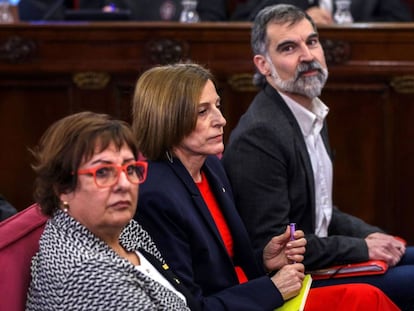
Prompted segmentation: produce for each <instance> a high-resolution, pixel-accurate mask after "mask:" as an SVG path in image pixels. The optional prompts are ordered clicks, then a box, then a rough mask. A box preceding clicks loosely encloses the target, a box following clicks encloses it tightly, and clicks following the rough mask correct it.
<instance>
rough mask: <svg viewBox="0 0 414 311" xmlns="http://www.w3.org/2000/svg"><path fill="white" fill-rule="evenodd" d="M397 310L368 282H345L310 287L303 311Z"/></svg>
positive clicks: (386, 297)
mask: <svg viewBox="0 0 414 311" xmlns="http://www.w3.org/2000/svg"><path fill="white" fill-rule="evenodd" d="M322 310H334V311H356V310H361V311H397V310H400V309H399V308H398V307H397V306H396V305H395V304H394V303H393V302H392V301H391V300H390V299H389V298H388V296H386V295H385V294H384V293H383V292H382V291H381V290H380V289H378V288H377V287H374V286H372V285H368V284H346V285H334V286H326V287H318V288H312V289H311V290H310V291H309V295H308V299H307V300H306V305H305V311H322Z"/></svg>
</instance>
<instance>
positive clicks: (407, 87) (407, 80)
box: [391, 75, 414, 94]
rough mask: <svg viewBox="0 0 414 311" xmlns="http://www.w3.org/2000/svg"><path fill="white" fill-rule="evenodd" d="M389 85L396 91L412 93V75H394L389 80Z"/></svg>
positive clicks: (413, 87) (413, 88) (413, 84)
mask: <svg viewBox="0 0 414 311" xmlns="http://www.w3.org/2000/svg"><path fill="white" fill-rule="evenodd" d="M391 86H392V88H393V89H394V91H395V92H397V93H402V94H413V93H414V75H406V76H399V77H394V78H393V79H392V80H391Z"/></svg>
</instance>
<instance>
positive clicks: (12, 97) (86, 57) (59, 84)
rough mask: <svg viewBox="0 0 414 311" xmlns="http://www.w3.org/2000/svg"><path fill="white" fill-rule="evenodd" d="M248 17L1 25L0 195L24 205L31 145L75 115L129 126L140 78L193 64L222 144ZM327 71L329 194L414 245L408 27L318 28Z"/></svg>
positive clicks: (248, 65) (412, 54)
mask: <svg viewBox="0 0 414 311" xmlns="http://www.w3.org/2000/svg"><path fill="white" fill-rule="evenodd" d="M250 27H251V25H250V24H249V23H200V24H197V25H182V24H178V23H133V22H132V23H112V24H108V23H93V24H88V23H81V24H34V25H29V24H24V23H22V24H15V25H0V141H1V151H0V176H1V178H0V193H2V194H3V195H5V196H6V198H7V199H8V200H9V201H10V202H11V203H12V204H13V205H14V206H16V207H17V208H18V209H23V208H25V207H26V206H28V205H29V204H30V203H31V202H32V197H31V192H32V182H33V178H34V176H33V173H32V171H31V168H30V162H31V160H32V159H31V156H30V154H29V153H28V151H27V148H29V147H33V146H34V145H35V143H36V142H37V140H38V139H39V137H40V135H41V134H42V133H43V131H44V130H45V129H46V128H47V127H48V126H49V125H50V124H51V123H52V122H53V121H55V120H57V119H59V118H61V117H63V116H65V115H67V114H69V113H72V112H75V111H80V110H94V111H100V112H107V113H110V114H112V115H114V116H116V117H119V118H122V119H124V120H127V121H130V101H131V95H132V91H133V87H134V84H135V81H136V79H137V78H138V76H139V74H140V73H141V72H142V71H143V70H145V69H147V68H149V67H151V66H153V65H154V64H158V63H168V62H174V61H178V60H193V61H196V62H199V63H201V64H203V65H206V66H207V67H208V68H210V69H211V70H212V72H213V73H214V74H215V76H216V77H217V79H218V82H219V84H218V86H219V92H220V94H221V96H222V98H223V106H224V114H225V117H226V118H227V121H228V123H227V128H226V138H225V139H226V140H227V138H228V134H229V133H230V131H231V129H232V128H233V127H234V126H235V125H236V123H237V121H238V119H239V117H240V115H241V114H242V113H243V112H244V111H245V109H246V108H247V107H248V105H249V103H250V101H251V99H252V98H253V97H254V95H255V94H256V92H257V90H256V89H255V88H253V87H252V86H251V77H252V73H253V72H254V67H253V63H252V60H251V58H252V55H251V52H250ZM319 30H320V35H321V40H322V42H323V45H324V49H325V54H326V57H327V60H328V62H329V72H330V77H329V80H328V83H327V86H326V87H325V90H324V92H323V94H322V99H323V100H324V101H325V102H326V104H327V105H328V106H329V107H330V108H331V111H330V113H329V117H328V123H329V128H330V139H331V145H332V147H333V149H334V150H335V163H334V165H335V171H334V172H335V174H334V201H335V203H336V204H337V205H338V206H339V207H340V208H341V209H342V210H344V211H347V212H350V213H352V214H354V215H356V216H359V217H361V218H363V219H364V220H366V221H368V222H370V223H372V224H375V225H378V226H381V227H383V228H385V229H387V230H389V231H390V232H392V233H394V234H399V235H402V236H404V237H406V238H407V239H408V240H409V241H410V242H414V230H413V229H412V226H411V222H410V220H411V219H413V218H414V208H413V205H414V204H413V203H414V195H413V191H412V190H411V185H412V181H413V180H414V164H413V161H412V160H411V159H413V157H414V142H413V138H414V128H413V127H412V126H411V122H412V120H413V119H414V95H413V94H414V36H413V32H414V24H410V23H407V24H354V25H352V26H346V27H341V26H329V27H321V28H320V29H319Z"/></svg>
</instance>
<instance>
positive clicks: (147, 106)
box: [132, 63, 214, 160]
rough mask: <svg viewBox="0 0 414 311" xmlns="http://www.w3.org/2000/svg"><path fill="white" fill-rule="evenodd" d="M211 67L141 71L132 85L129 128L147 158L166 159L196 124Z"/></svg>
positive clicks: (159, 67)
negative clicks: (130, 122)
mask: <svg viewBox="0 0 414 311" xmlns="http://www.w3.org/2000/svg"><path fill="white" fill-rule="evenodd" d="M208 80H211V81H212V82H213V83H214V80H213V76H212V75H211V73H210V71H208V70H207V69H205V68H203V67H202V66H200V65H197V64H181V63H180V64H174V65H166V66H157V67H154V68H151V69H149V70H147V71H146V72H144V73H143V74H142V75H141V77H140V78H139V79H138V82H137V84H136V87H135V93H134V98H133V107H132V129H133V131H134V134H135V136H136V137H137V141H138V147H139V150H140V151H141V152H142V154H143V155H144V156H145V157H146V158H147V159H149V160H161V159H165V155H166V152H167V151H170V150H171V148H172V147H174V146H177V145H178V144H179V143H180V142H181V141H182V139H183V138H184V137H185V136H187V135H189V134H190V133H191V132H192V131H193V130H194V128H195V126H196V123H197V116H198V104H199V100H200V97H201V93H202V91H203V88H204V86H205V85H206V83H207V81H208Z"/></svg>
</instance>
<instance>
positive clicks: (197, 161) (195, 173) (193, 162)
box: [174, 149, 207, 182]
mask: <svg viewBox="0 0 414 311" xmlns="http://www.w3.org/2000/svg"><path fill="white" fill-rule="evenodd" d="M174 155H175V156H176V157H177V158H178V159H179V160H180V161H181V163H182V164H183V165H184V167H185V168H186V169H187V171H188V173H189V174H190V175H191V177H192V178H193V180H194V182H201V167H202V166H203V165H204V162H205V161H206V158H207V156H205V155H199V154H197V155H195V154H189V153H187V152H183V151H182V150H181V149H175V150H174Z"/></svg>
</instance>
